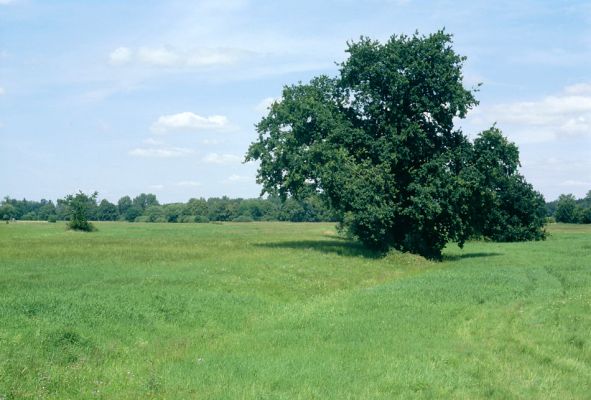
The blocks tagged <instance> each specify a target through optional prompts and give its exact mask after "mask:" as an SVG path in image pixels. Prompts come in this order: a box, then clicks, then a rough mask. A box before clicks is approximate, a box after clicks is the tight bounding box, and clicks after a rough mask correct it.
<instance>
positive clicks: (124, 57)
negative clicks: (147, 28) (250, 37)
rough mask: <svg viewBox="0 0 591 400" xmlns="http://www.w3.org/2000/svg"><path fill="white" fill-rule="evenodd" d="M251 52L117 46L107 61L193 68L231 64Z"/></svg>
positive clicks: (121, 63)
mask: <svg viewBox="0 0 591 400" xmlns="http://www.w3.org/2000/svg"><path fill="white" fill-rule="evenodd" d="M253 54H254V53H253V52H250V51H247V50H244V49H236V48H194V49H190V50H179V49H176V48H174V47H171V46H165V47H147V46H144V47H140V48H138V49H137V50H132V49H130V48H128V47H119V48H117V49H115V50H113V52H111V54H110V55H109V61H110V63H111V64H112V65H123V64H128V63H130V62H131V61H136V62H138V63H139V64H143V65H148V66H153V67H168V68H171V67H178V68H181V67H184V68H195V67H211V66H222V65H231V64H235V63H237V62H239V61H240V60H242V59H245V58H247V57H249V56H251V55H253Z"/></svg>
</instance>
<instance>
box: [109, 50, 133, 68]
mask: <svg viewBox="0 0 591 400" xmlns="http://www.w3.org/2000/svg"><path fill="white" fill-rule="evenodd" d="M131 56H132V54H131V50H130V49H129V48H127V47H119V48H117V49H115V50H113V52H112V53H111V54H109V63H111V65H124V64H127V63H129V62H130V61H131Z"/></svg>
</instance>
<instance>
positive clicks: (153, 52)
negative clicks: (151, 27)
mask: <svg viewBox="0 0 591 400" xmlns="http://www.w3.org/2000/svg"><path fill="white" fill-rule="evenodd" d="M137 58H138V61H140V62H142V63H145V64H149V65H155V66H163V67H170V66H173V65H175V64H178V63H179V60H180V57H179V55H178V54H176V53H175V52H174V51H172V50H169V49H166V48H148V47H141V48H140V49H139V50H138V55H137Z"/></svg>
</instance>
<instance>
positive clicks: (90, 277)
mask: <svg viewBox="0 0 591 400" xmlns="http://www.w3.org/2000/svg"><path fill="white" fill-rule="evenodd" d="M98 228H99V231H98V232H95V233H90V234H89V233H79V232H72V231H66V230H65V229H64V226H63V225H61V224H32V223H29V224H21V223H17V224H10V225H4V224H2V225H0V399H13V398H14V399H20V398H50V399H64V398H103V399H122V398H129V399H135V398H169V399H171V398H228V399H235V398H306V399H308V398H319V399H320V398H321V399H324V398H392V397H401V398H413V397H416V398H441V397H450V398H466V399H474V398H499V399H506V398H524V397H529V398H556V399H568V398H588V396H589V388H590V387H591V342H590V340H591V339H590V338H591V228H590V227H588V226H571V225H554V226H552V227H551V232H552V235H551V237H550V238H549V240H547V241H545V242H535V243H514V244H498V243H484V242H474V243H468V244H467V245H466V247H465V249H464V250H460V249H457V248H456V247H455V246H454V247H451V248H449V249H447V250H446V252H445V256H446V258H445V261H444V262H442V263H432V262H429V261H425V260H424V259H422V258H420V257H416V256H412V255H408V254H399V253H391V254H390V255H388V256H387V257H384V258H380V257H377V255H375V254H373V253H371V252H367V251H365V250H364V249H362V248H361V247H359V246H358V245H356V244H355V243H351V242H349V241H346V240H343V239H341V238H338V237H337V236H336V235H335V233H334V229H333V227H332V225H331V224H289V223H253V224H223V225H217V224H178V225H177V224H125V223H100V224H98Z"/></svg>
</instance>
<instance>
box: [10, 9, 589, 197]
mask: <svg viewBox="0 0 591 400" xmlns="http://www.w3.org/2000/svg"><path fill="white" fill-rule="evenodd" d="M443 27H445V28H446V30H447V31H448V32H450V33H453V34H454V41H455V49H456V51H458V52H459V53H460V54H462V55H465V56H467V57H468V61H467V62H466V65H465V69H464V72H465V83H466V85H467V86H472V85H475V84H477V83H478V82H482V83H483V86H482V88H481V90H480V92H479V93H478V95H477V97H478V99H479V100H480V106H479V107H478V108H477V109H476V110H474V111H473V112H472V113H470V115H469V116H468V118H467V119H466V120H464V121H461V122H459V125H461V126H462V128H463V129H464V131H465V132H466V133H467V134H469V135H470V136H474V134H475V133H477V132H478V131H480V130H483V129H485V128H487V127H488V126H490V125H491V124H492V123H493V122H495V121H496V122H497V125H498V127H499V128H501V129H502V130H503V132H504V133H505V134H506V135H507V136H508V137H509V138H510V139H511V140H513V141H515V142H516V143H517V144H518V145H519V148H520V151H521V162H522V170H521V171H522V173H523V174H524V175H525V176H526V178H527V179H528V180H529V181H530V182H531V183H532V184H533V185H534V186H535V187H536V189H538V190H539V191H541V192H542V193H543V194H544V195H545V196H546V198H547V199H548V200H552V199H555V198H556V197H557V196H558V195H559V194H560V193H574V194H575V195H576V196H578V197H582V196H583V195H584V194H585V193H586V192H587V191H588V190H590V189H591V68H590V66H591V3H589V2H585V1H580V2H577V1H559V0H554V1H527V0H525V1H518V2H516V1H504V0H500V1H494V2H493V1H487V2H484V1H482V2H479V1H416V0H398V1H396V0H367V1H363V2H362V1H353V0H327V1H307V0H299V1H266V0H259V1H254V0H252V1H248V0H228V1H222V0H220V1H213V0H206V1H150V0H143V1H125V2H124V1H114V0H111V1H109V0H101V1H98V0H96V1H90V0H89V1H74V0H69V1H66V0H51V1H47V0H46V1H40V0H0V150H1V153H0V195H1V196H4V195H10V196H11V197H17V198H23V197H26V198H28V199H40V198H49V199H56V198H59V197H62V196H64V195H65V194H68V193H72V192H75V191H77V190H78V189H81V190H84V191H89V192H90V191H94V190H97V191H98V192H99V197H100V198H107V199H109V200H112V201H116V200H117V199H118V198H119V197H121V196H123V195H127V194H129V195H132V196H133V195H136V194H139V193H141V192H151V193H155V194H156V195H157V196H158V198H159V199H160V200H161V201H163V202H172V201H186V200H188V199H189V198H190V197H201V196H203V197H210V196H221V195H228V196H231V197H256V196H258V194H259V192H260V187H258V185H257V184H256V183H255V175H256V168H257V166H256V164H242V163H241V160H242V158H243V156H244V153H245V151H246V149H247V147H248V145H249V143H250V142H252V141H253V140H254V139H255V137H256V133H255V130H254V124H255V123H256V122H257V121H258V120H259V119H260V118H261V116H262V115H263V113H264V110H265V107H266V105H267V104H269V102H270V101H272V99H273V98H276V97H278V96H279V95H280V93H281V88H282V86H283V85H285V84H290V83H296V82H298V81H302V82H305V81H307V80H309V79H310V78H311V77H313V76H315V75H318V74H322V73H324V74H329V75H333V74H335V73H336V67H335V62H336V61H341V60H343V58H344V56H345V53H344V52H343V50H344V49H345V43H346V41H347V40H351V39H357V38H359V36H360V35H365V36H370V37H373V38H376V39H380V40H385V39H387V38H388V37H389V36H391V35H392V34H399V33H407V34H410V33H412V32H414V31H415V30H417V29H418V30H419V31H420V32H421V33H429V32H433V31H436V30H438V29H441V28H443Z"/></svg>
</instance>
